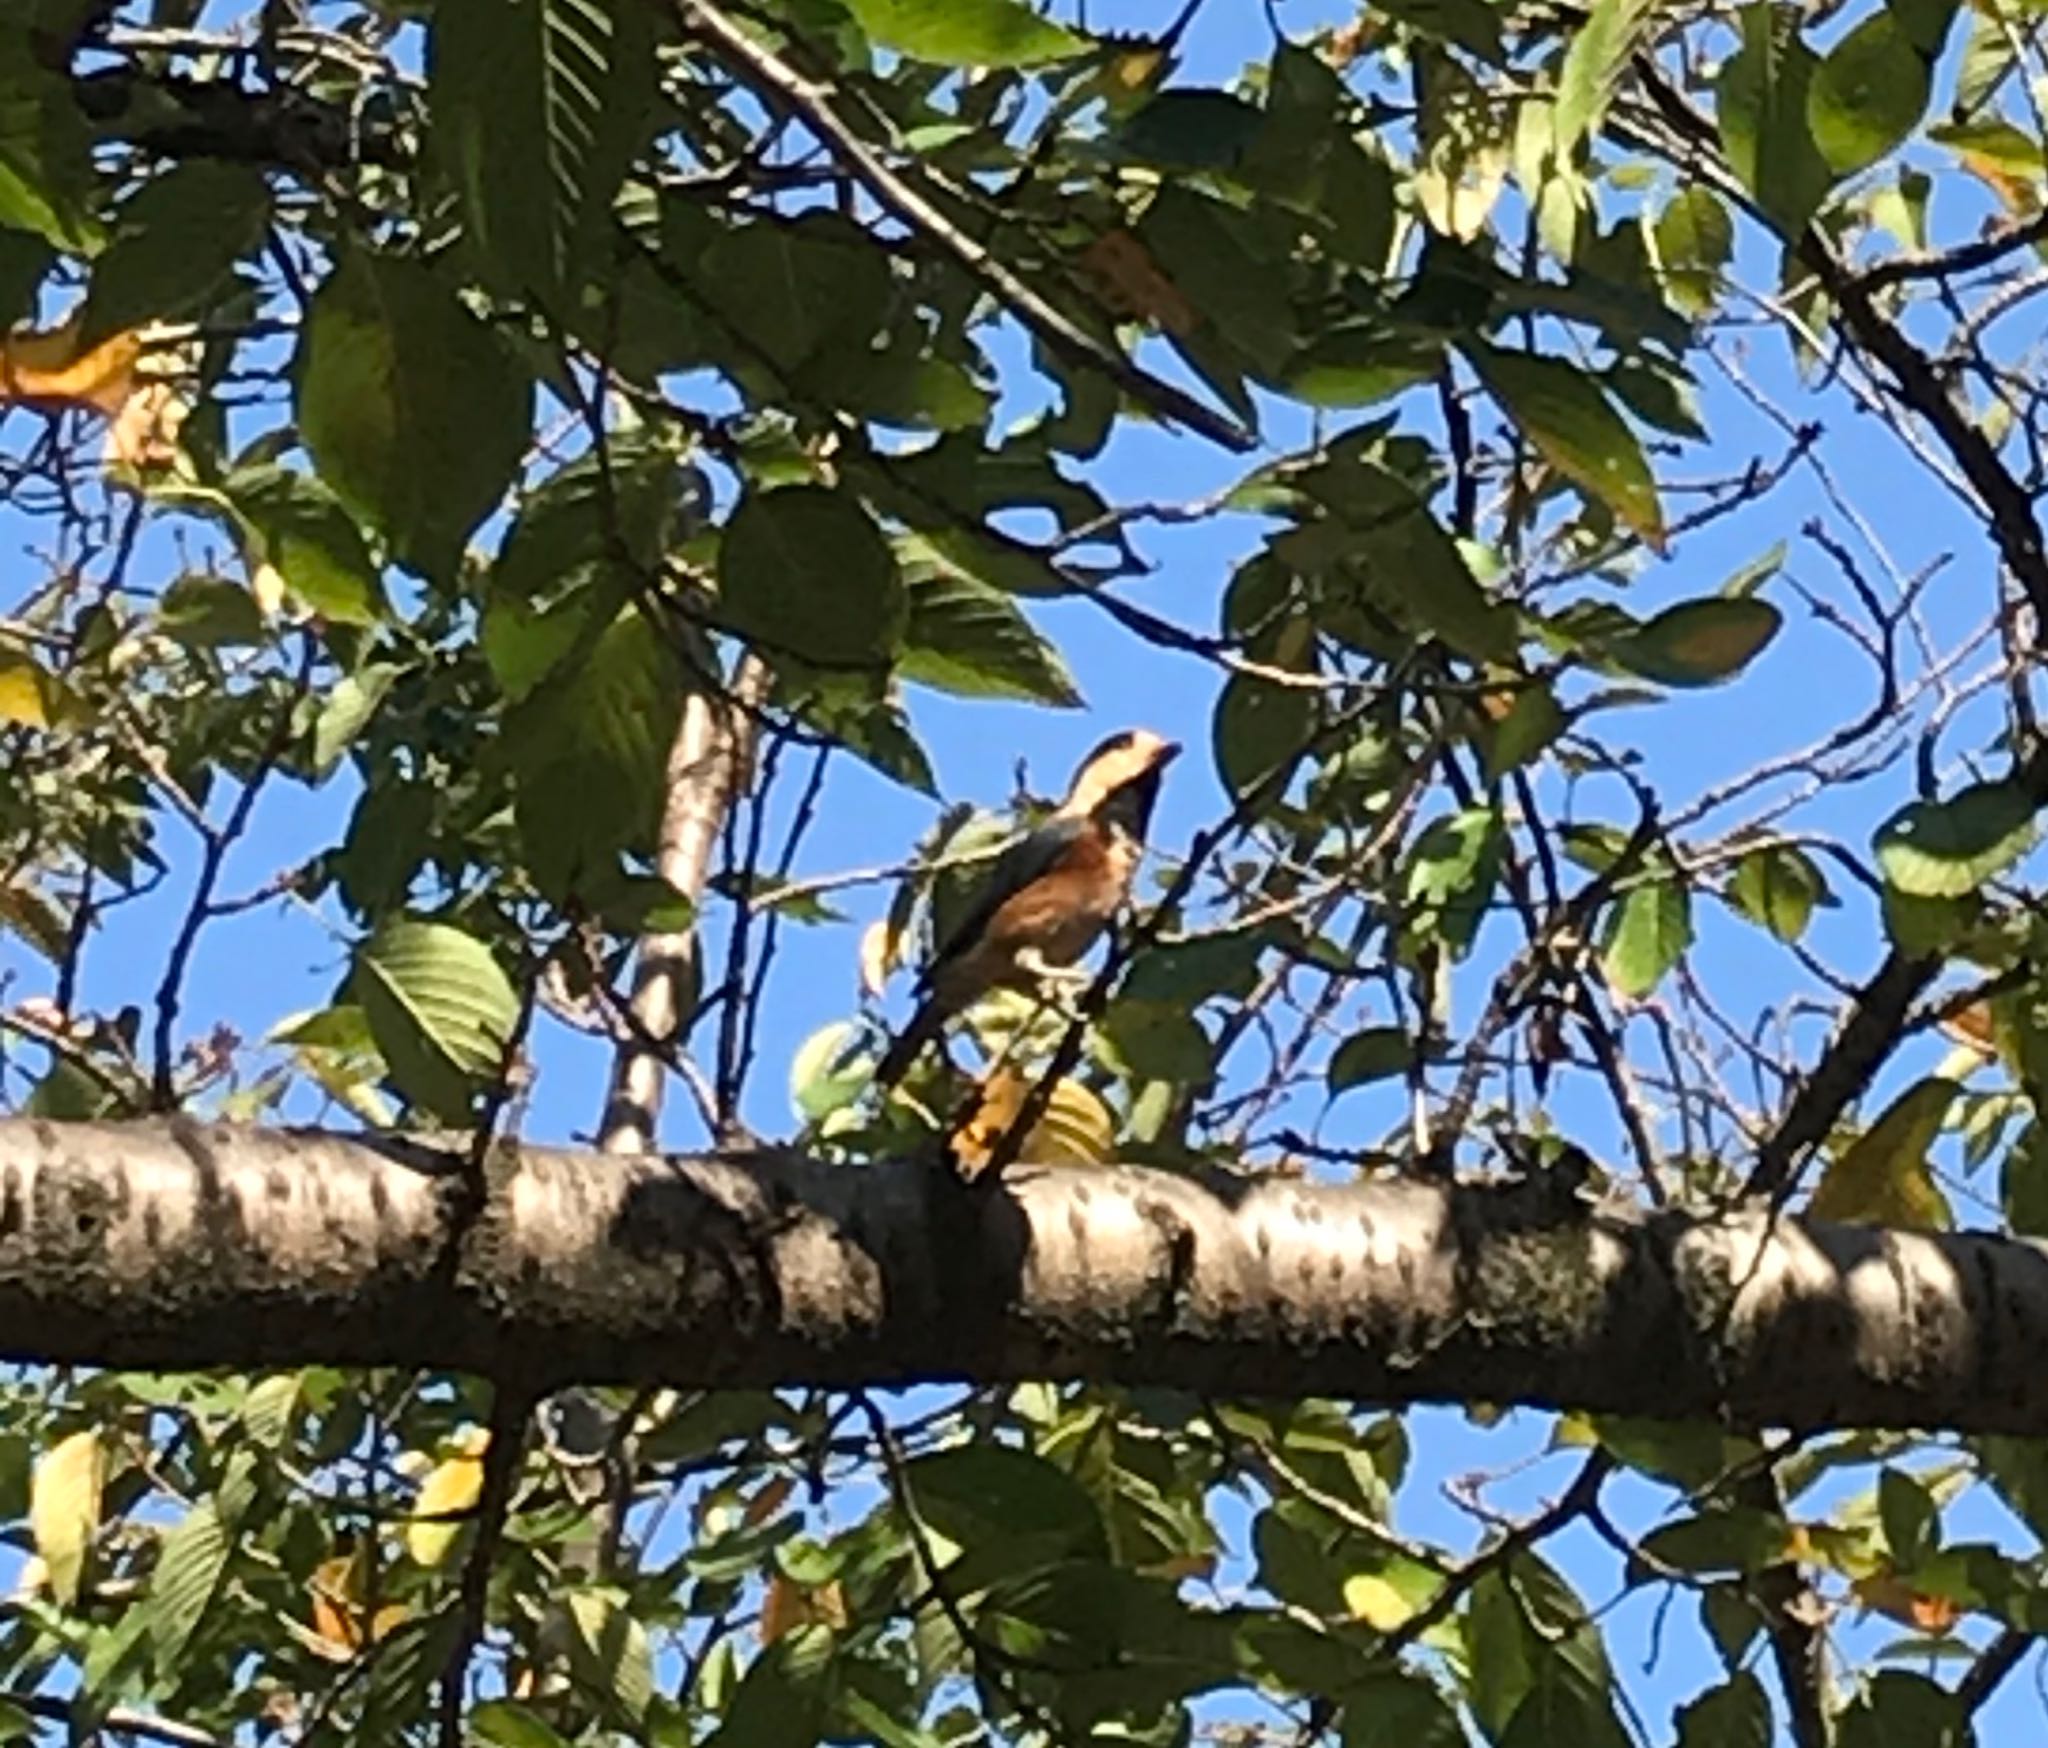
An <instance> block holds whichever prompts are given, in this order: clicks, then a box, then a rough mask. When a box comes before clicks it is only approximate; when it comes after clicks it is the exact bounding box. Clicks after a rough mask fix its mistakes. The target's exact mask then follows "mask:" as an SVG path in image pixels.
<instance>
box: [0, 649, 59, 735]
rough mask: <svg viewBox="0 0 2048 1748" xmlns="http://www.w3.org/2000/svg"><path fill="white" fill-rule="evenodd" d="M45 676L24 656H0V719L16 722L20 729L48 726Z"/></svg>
mask: <svg viewBox="0 0 2048 1748" xmlns="http://www.w3.org/2000/svg"><path fill="white" fill-rule="evenodd" d="M47 678H48V676H46V675H45V674H44V672H43V670H42V669H41V668H39V667H37V666H36V664H35V663H34V662H32V661H30V660H29V659H28V657H26V656H19V655H0V722H14V723H19V724H20V725H21V726H22V727H23V728H48V727H49V726H50V705H49V693H48V690H47V687H46V684H45V682H46V680H47Z"/></svg>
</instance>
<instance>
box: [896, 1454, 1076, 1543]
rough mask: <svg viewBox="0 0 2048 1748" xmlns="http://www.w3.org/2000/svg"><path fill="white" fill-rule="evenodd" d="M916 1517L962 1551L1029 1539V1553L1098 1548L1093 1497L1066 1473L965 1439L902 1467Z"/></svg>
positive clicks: (1031, 1458)
mask: <svg viewBox="0 0 2048 1748" xmlns="http://www.w3.org/2000/svg"><path fill="white" fill-rule="evenodd" d="M904 1479H905V1481H906V1482H907V1484H908V1487H909V1492H910V1497H911V1499H912V1500H913V1501H914V1502H915V1503H916V1506H917V1511H918V1515H919V1516H920V1517H922V1518H923V1519H924V1521H925V1522H926V1523H928V1524H929V1525H930V1526H931V1527H932V1528H933V1529H935V1530H937V1531H938V1532H939V1534H941V1535H942V1536H944V1537H945V1538H946V1539H947V1540H948V1541H950V1542H954V1543H957V1544H958V1545H959V1546H961V1547H963V1548H968V1549H975V1548H979V1547H983V1546H986V1545H989V1544H998V1545H1000V1544H1003V1543H1008V1542H1022V1541H1028V1542H1029V1543H1030V1544H1031V1545H1032V1546H1033V1548H1034V1550H1036V1551H1040V1552H1044V1551H1046V1550H1048V1549H1057V1550H1059V1551H1061V1552H1063V1553H1070V1554H1099V1553H1101V1552H1102V1551H1103V1547H1104V1543H1103V1531H1102V1519H1101V1516H1100V1514H1099V1513H1098V1512H1097V1511H1096V1508H1095V1502H1094V1500H1093V1499H1091V1498H1090V1497H1089V1496H1088V1493H1087V1492H1086V1490H1085V1489H1083V1488H1082V1486H1081V1485H1080V1483H1079V1482H1077V1481H1076V1480H1075V1479H1074V1478H1073V1477H1072V1476H1071V1475H1069V1474H1067V1473H1066V1472H1065V1471H1064V1470H1062V1469H1058V1468H1055V1467H1054V1466H1053V1465H1052V1464H1051V1463H1049V1462H1047V1461H1046V1460H1045V1459H1044V1458H1043V1457H1038V1456H1033V1455H1032V1454H1031V1453H1030V1452H1028V1451H1022V1450H1018V1449H1017V1448H1016V1447H1015V1446H1012V1445H997V1444H969V1445H955V1446H953V1447H952V1448H951V1449H948V1450H943V1451H935V1452H933V1453H932V1454H931V1455H929V1456H923V1457H917V1458H915V1459H913V1460H912V1461H911V1462H910V1463H908V1464H906V1465H905V1469H904Z"/></svg>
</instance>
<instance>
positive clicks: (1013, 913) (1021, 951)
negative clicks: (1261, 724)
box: [875, 728, 1181, 1091]
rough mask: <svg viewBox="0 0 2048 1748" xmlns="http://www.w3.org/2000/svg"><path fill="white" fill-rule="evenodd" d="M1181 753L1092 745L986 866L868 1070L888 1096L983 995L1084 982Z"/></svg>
mask: <svg viewBox="0 0 2048 1748" xmlns="http://www.w3.org/2000/svg"><path fill="white" fill-rule="evenodd" d="M1180 750H1181V749H1180V743H1179V742H1178V741H1171V740H1167V739H1165V738H1164V737H1162V736H1160V735H1156V734H1153V733H1152V732H1151V731H1150V730H1147V729H1142V728H1133V729H1126V730H1124V731H1123V732H1122V733H1119V734H1113V735H1111V736H1110V737H1109V738H1108V739H1107V740H1104V741H1102V742H1101V743H1099V744H1098V745H1097V746H1096V747H1095V749H1094V750H1093V751H1092V752H1090V753H1089V755H1088V756H1087V757H1086V758H1085V759H1083V760H1082V761H1081V763H1080V765H1079V767H1078V768H1077V769H1076V770H1075V772H1074V780H1073V782H1072V784H1071V785H1069V787H1068V789H1067V797H1066V799H1065V800H1064V801H1062V802H1061V803H1060V804H1059V806H1058V807H1057V808H1056V809H1054V811H1053V813H1052V814H1051V816H1050V817H1049V818H1047V819H1046V821H1045V822H1044V823H1043V824H1042V825H1040V826H1038V827H1037V828H1036V829H1035V830H1034V831H1032V832H1031V833H1029V834H1028V835H1027V836H1025V837H1024V838H1022V839H1020V840H1019V841H1018V842H1017V843H1015V844H1012V845H1011V846H1010V848H1009V849H1007V850H1005V851H1004V852H1003V854H1002V855H1001V856H1000V857H998V858H997V860H996V865H995V866H994V868H992V869H991V870H990V871H989V876H988V879H987V880H986V881H984V882H983V884H982V886H981V889H980V890H979V891H978V892H977V893H976V894H975V895H974V901H973V903H972V904H970V905H969V906H968V909H967V911H966V914H965V915H963V916H962V917H961V919H960V921H959V922H958V923H957V924H956V925H955V926H954V927H953V928H952V930H951V931H950V932H949V933H948V934H947V936H946V937H945V939H944V940H942V941H941V942H940V943H939V944H938V948H937V950H936V951H935V952H934V953H933V954H932V957H931V959H930V961H929V962H928V963H927V964H926V966H925V968H924V971H923V974H922V975H921V977H920V978H919V981H918V996H919V1000H918V1006H917V1010H916V1012H915V1013H914V1014H912V1016H911V1019H910V1023H909V1024H908V1025H907V1026H905V1027H904V1028H903V1030H902V1031H901V1032H900V1033H899V1034H898V1035H897V1037H896V1040H895V1042H894V1043H892V1044H891V1045H890V1046H889V1048H888V1051H887V1052H886V1053H885V1054H884V1055H883V1057H882V1060H881V1062H880V1064H879V1065H878V1066H877V1067H876V1069H875V1084H876V1085H877V1086H878V1087H880V1088H882V1089H883V1090H885V1091H886V1090H887V1089H888V1088H890V1087H893V1086H894V1085H895V1084H896V1083H897V1082H898V1081H900V1080H901V1079H902V1078H903V1076H904V1075H905V1074H906V1073H907V1072H908V1071H909V1069H910V1066H911V1064H912V1063H913V1062H915V1061H916V1060H917V1058H918V1056H919V1054H920V1053H921V1052H922V1051H923V1050H924V1048H925V1046H926V1045H927V1044H929V1043H930V1042H931V1041H932V1040H933V1039H934V1038H936V1037H937V1036H938V1035H939V1031H940V1028H941V1027H943V1026H944V1025H945V1023H946V1021H947V1020H949V1019H950V1018H952V1016H953V1015H955V1014H957V1013H959V1012H960V1011H961V1009H963V1008H966V1007H969V1006H971V1005H972V1004H973V1003H974V1002H976V1001H978V1000H979V999H980V998H981V997H982V996H983V995H985V994H986V993H987V992H988V991H990V990H992V989H1016V990H1022V991H1024V992H1026V993H1031V992H1033V991H1034V990H1041V989H1044V988H1045V987H1047V986H1048V985H1050V986H1053V987H1062V986H1064V987H1068V988H1071V987H1073V986H1075V985H1076V984H1077V983H1085V982H1086V981H1087V973H1086V972H1083V971H1078V970H1077V969H1076V967H1075V964H1074V962H1075V961H1076V960H1077V959H1079V958H1080V957H1081V955H1082V954H1084V953H1085V952H1087V951H1088V949H1089V948H1090V947H1092V946H1094V944H1095V942H1096V941H1097V939H1098V938H1099V937H1100V936H1101V934H1102V932H1103V930H1105V929H1106V928H1108V927H1109V925H1110V923H1111V922H1112V921H1114V920H1115V917H1116V913H1117V911H1118V909H1119V908H1120V907H1121V906H1122V904H1123V902H1124V900H1125V899H1126V898H1127V897H1128V896H1129V895H1130V890H1131V881H1132V878H1133V876H1135V875H1136V873H1137V871H1138V860H1139V857H1140V856H1141V855H1142V854H1143V853H1144V848H1145V833H1146V831H1147V830H1148V828H1149V827H1150V826H1151V823H1152V810H1153V808H1154V806H1155V805H1156V804H1157V802H1158V800H1159V785H1160V781H1161V779H1162V778H1163V777H1164V775H1165V772H1166V767H1167V766H1168V765H1170V764H1171V763H1172V762H1173V761H1174V760H1175V759H1176V758H1178V757H1179V756H1180Z"/></svg>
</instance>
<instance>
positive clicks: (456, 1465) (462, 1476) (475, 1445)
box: [405, 1427, 491, 1566]
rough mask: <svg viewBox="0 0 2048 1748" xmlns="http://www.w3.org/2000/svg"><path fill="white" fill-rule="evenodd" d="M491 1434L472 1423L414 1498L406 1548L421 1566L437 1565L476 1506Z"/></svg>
mask: <svg viewBox="0 0 2048 1748" xmlns="http://www.w3.org/2000/svg"><path fill="white" fill-rule="evenodd" d="M490 1445H491V1435H490V1434H489V1432H487V1431H486V1430H485V1429H484V1428H482V1427H471V1428H469V1429H468V1430H467V1431H466V1432H465V1433H464V1434H463V1435H462V1436H460V1437H458V1438H457V1439H456V1441H455V1444H454V1448H453V1449H452V1450H451V1451H450V1452H449V1453H448V1454H447V1455H446V1456H444V1457H443V1458H442V1459H441V1460H440V1461H439V1462H438V1463H436V1464H435V1465H434V1466H433V1468H431V1469H429V1470H428V1471H427V1475H426V1479H425V1480H423V1481H422V1482H421V1483H420V1489H419V1492H418V1493H417V1494H416V1495H415V1496H414V1498H413V1506H412V1510H413V1515H412V1518H411V1520H410V1521H409V1522H408V1523H407V1524H406V1526H405V1551H406V1552H407V1553H408V1554H410V1555H411V1556H412V1558H413V1560H414V1562H415V1563H416V1564H418V1565H421V1566H438V1565H440V1564H441V1562H442V1561H443V1560H445V1559H447V1558H448V1556H449V1554H450V1553H451V1552H453V1550H454V1547H455V1543H456V1541H457V1539H458V1538H459V1537H460V1536H461V1534H462V1531H463V1527H464V1525H463V1519H464V1518H465V1516H466V1515H467V1514H468V1513H470V1512H472V1511H473V1510H474V1509H475V1507H476V1502H477V1498H478V1496H479V1495H480V1494H481V1493H482V1491H483V1484H484V1454H485V1452H487V1451H488V1450H489V1449H490Z"/></svg>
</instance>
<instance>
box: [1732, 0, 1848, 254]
mask: <svg viewBox="0 0 2048 1748" xmlns="http://www.w3.org/2000/svg"><path fill="white" fill-rule="evenodd" d="M1740 20H1741V28H1742V47H1741V48H1740V49H1739V50H1737V51H1736V53H1735V54H1733V55H1732V56H1730V57H1729V59H1728V61H1727V62H1726V64H1725V65H1724V66H1723V67H1722V69H1721V79H1720V84H1719V86H1718V88H1717V92H1716V95H1717V97H1718V99H1719V102H1718V105H1717V107H1716V111H1715V119H1716V121H1717V122H1718V123H1719V126H1720V130H1721V146H1722V149H1723V150H1724V151H1725V152H1726V153H1727V154H1728V162H1729V164H1730V165H1731V166H1732V167H1733V168H1734V170H1735V173H1736V175H1738V176H1740V177H1741V178H1742V181H1743V185H1744V186H1745V187H1747V188H1748V189H1749V191H1750V192H1751V193H1752V194H1754V195H1755V196H1756V197H1757V202H1758V204H1759V205H1760V206H1762V208H1763V210H1764V213H1765V215H1766V216H1767V217H1768V218H1769V219H1770V220H1771V222H1772V223H1773V224H1774V225H1775V226H1776V227H1777V230H1778V233H1779V235H1780V236H1783V237H1788V238H1789V237H1796V236H1797V235H1798V234H1799V233H1800V231H1802V230H1803V229H1804V228H1805V226H1806V222H1807V220H1808V219H1810V218H1812V217H1813V215H1814V213H1815V212H1816V211H1817V210H1818V209H1819V207H1820V203H1821V201H1822V200H1823V199H1825V198H1826V196H1827V191H1828V186H1829V184H1830V182H1831V181H1832V180H1833V178H1832V177H1831V175H1830V173H1829V170H1828V166H1827V162H1826V160H1825V159H1824V158H1822V156H1821V154H1820V148H1819V147H1818V146H1816V145H1815V144H1814V140H1813V133H1812V129H1811V127H1810V124H1809V123H1808V120H1807V106H1808V101H1809V91H1810V88H1811V86H1812V83H1813V76H1814V69H1815V67H1816V65H1817V64H1818V63H1817V62H1816V60H1815V57H1814V53H1813V50H1812V49H1810V48H1808V47H1807V46H1806V44H1805V42H1804V41H1802V40H1801V38H1800V35H1799V19H1798V14H1797V13H1796V12H1795V11H1794V10H1793V9H1792V8H1791V7H1788V6H1781V5H1778V4H1776V3H1775V0H1757V3H1756V4H1753V5H1749V6H1745V7H1743V8H1742V9H1741V13H1740Z"/></svg>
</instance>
